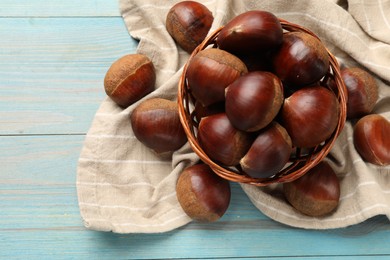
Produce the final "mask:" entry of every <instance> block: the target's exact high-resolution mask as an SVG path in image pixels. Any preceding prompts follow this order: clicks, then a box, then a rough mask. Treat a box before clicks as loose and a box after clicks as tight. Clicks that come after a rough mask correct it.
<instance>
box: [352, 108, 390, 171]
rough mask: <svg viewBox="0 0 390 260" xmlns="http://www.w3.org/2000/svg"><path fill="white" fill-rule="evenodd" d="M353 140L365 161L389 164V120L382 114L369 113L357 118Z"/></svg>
mask: <svg viewBox="0 0 390 260" xmlns="http://www.w3.org/2000/svg"><path fill="white" fill-rule="evenodd" d="M353 142H354V145H355V148H356V150H357V151H358V153H359V154H360V155H361V157H362V158H363V159H364V160H365V161H367V162H369V163H373V164H376V165H382V166H384V165H389V164H390V122H389V121H388V120H387V119H386V118H384V117H383V116H381V115H377V114H371V115H367V116H364V117H362V118H361V119H359V121H358V122H357V123H356V125H355V127H354V131H353Z"/></svg>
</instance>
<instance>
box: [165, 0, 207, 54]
mask: <svg viewBox="0 0 390 260" xmlns="http://www.w3.org/2000/svg"><path fill="white" fill-rule="evenodd" d="M213 21H214V17H213V14H212V13H211V11H210V10H209V9H208V8H207V7H206V6H204V5H203V4H201V3H198V2H195V1H182V2H179V3H177V4H175V5H174V6H172V8H171V9H170V10H169V12H168V14H167V17H166V22H165V25H166V28H167V31H168V33H169V34H170V35H171V36H172V38H173V39H174V40H175V41H176V42H177V44H178V45H179V46H180V47H182V48H183V49H184V50H185V51H186V52H188V53H192V51H193V50H194V49H195V48H196V47H197V46H198V45H199V44H200V43H201V42H202V41H203V40H204V38H205V37H206V36H207V33H208V32H209V30H210V28H211V25H212V23H213Z"/></svg>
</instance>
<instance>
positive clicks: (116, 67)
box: [104, 54, 156, 108]
mask: <svg viewBox="0 0 390 260" xmlns="http://www.w3.org/2000/svg"><path fill="white" fill-rule="evenodd" d="M155 83H156V72H155V69H154V66H153V63H152V61H151V60H150V59H149V58H148V57H147V56H145V55H143V54H129V55H125V56H123V57H121V58H120V59H118V60H116V61H115V62H114V63H113V64H112V65H111V66H110V68H109V69H108V71H107V73H106V76H105V78H104V90H105V91H106V94H107V95H108V96H109V97H110V98H111V99H112V100H113V101H114V102H115V103H117V104H118V105H119V106H121V107H123V108H126V107H128V106H130V105H131V104H133V103H135V102H136V101H138V100H140V99H141V98H142V97H144V96H146V95H147V94H149V93H150V92H152V91H153V90H154V88H155V86H154V85H155Z"/></svg>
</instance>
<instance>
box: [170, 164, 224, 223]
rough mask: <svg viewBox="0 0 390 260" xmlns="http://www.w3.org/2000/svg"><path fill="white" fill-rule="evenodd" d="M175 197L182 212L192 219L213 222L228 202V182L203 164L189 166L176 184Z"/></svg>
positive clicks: (218, 217) (221, 214)
mask: <svg viewBox="0 0 390 260" xmlns="http://www.w3.org/2000/svg"><path fill="white" fill-rule="evenodd" d="M176 194H177V199H178V201H179V203H180V205H181V207H182V209H183V210H184V212H185V213H186V214H187V215H188V216H189V217H191V218H192V219H194V220H197V221H201V222H213V221H216V220H218V219H220V218H221V217H222V216H223V215H224V214H225V212H226V210H227V209H228V207H229V204H230V196H231V191H230V183H229V181H227V180H225V179H222V178H221V177H219V176H218V175H217V174H215V173H214V172H213V171H212V170H211V168H210V167H209V166H208V165H206V164H204V163H200V164H196V165H193V166H189V167H187V168H186V169H184V171H183V172H182V173H181V174H180V176H179V178H178V181H177V184H176Z"/></svg>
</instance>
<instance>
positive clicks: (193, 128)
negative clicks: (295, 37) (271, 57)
mask: <svg viewBox="0 0 390 260" xmlns="http://www.w3.org/2000/svg"><path fill="white" fill-rule="evenodd" d="M279 20H280V23H281V25H282V27H283V29H284V31H285V32H286V31H291V32H292V31H302V32H306V33H309V34H311V35H313V36H315V37H316V38H318V37H317V36H316V35H315V34H314V33H313V32H311V31H310V30H308V29H306V28H304V27H302V26H300V25H297V24H293V23H290V22H288V21H285V20H283V19H279ZM222 28H223V27H221V28H219V29H217V30H216V31H214V32H213V33H211V34H210V35H209V36H208V37H207V38H206V39H205V40H204V41H203V42H202V43H201V44H200V45H199V46H198V47H197V48H196V49H195V50H194V51H193V53H192V54H191V56H190V57H189V60H188V61H187V63H186V64H185V66H184V68H183V72H182V75H181V78H180V81H179V85H178V107H179V115H180V120H181V123H182V125H183V128H184V130H185V132H186V135H187V138H188V142H189V144H190V145H191V147H192V150H193V151H194V152H195V153H196V154H197V155H198V156H199V157H200V159H201V160H202V161H203V162H204V163H206V164H207V165H209V166H210V167H211V169H212V170H213V171H214V172H215V173H216V174H218V175H219V176H221V177H222V178H224V179H227V180H230V181H233V182H239V183H247V184H252V185H256V186H266V185H270V184H273V183H283V182H290V181H293V180H295V179H297V178H299V177H300V176H302V175H304V174H305V173H306V172H307V171H309V170H310V169H311V168H313V167H314V166H316V165H317V164H318V163H319V162H320V161H321V160H323V159H324V158H325V157H326V156H327V155H328V153H329V152H330V150H331V148H332V147H333V145H334V143H335V141H336V139H337V137H338V136H339V134H340V132H341V130H342V129H343V127H344V124H345V121H346V110H347V108H346V103H347V92H346V88H345V85H344V82H343V80H342V79H341V75H340V66H339V64H338V62H337V60H336V58H335V57H334V56H333V55H332V54H331V53H330V52H329V51H328V50H327V52H328V54H329V59H330V66H329V70H328V72H327V75H326V76H325V77H324V78H323V79H322V81H325V80H328V79H329V78H332V79H333V80H334V82H335V85H336V88H332V91H333V92H334V93H335V94H336V96H337V98H338V101H339V104H340V113H339V118H338V124H337V127H336V129H335V131H334V132H333V134H332V135H331V137H329V138H328V139H327V140H326V141H325V142H323V143H322V144H321V145H318V146H316V147H314V148H312V149H310V150H309V151H302V149H300V148H295V153H294V155H292V156H291V157H290V160H289V163H288V164H287V165H286V166H285V167H284V168H283V169H282V170H281V171H280V172H279V173H277V174H275V175H274V176H272V177H270V178H253V177H250V176H248V175H247V174H245V173H244V172H242V171H241V170H240V169H239V168H235V167H224V166H221V165H219V164H218V163H217V162H214V161H213V160H211V159H210V158H209V156H207V154H205V152H204V151H203V149H202V147H201V146H200V145H199V143H198V140H197V136H196V135H197V126H198V122H197V121H196V119H195V115H194V104H195V102H196V99H195V98H194V97H193V95H191V89H190V88H189V86H188V84H187V80H186V72H187V67H188V64H189V63H190V62H191V60H192V58H193V57H194V56H195V55H196V54H197V53H198V52H199V51H201V50H203V49H206V48H217V45H216V39H217V37H218V34H219V32H220V31H221V29H222Z"/></svg>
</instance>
